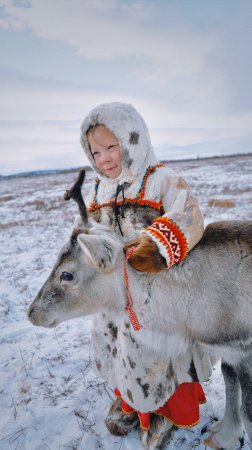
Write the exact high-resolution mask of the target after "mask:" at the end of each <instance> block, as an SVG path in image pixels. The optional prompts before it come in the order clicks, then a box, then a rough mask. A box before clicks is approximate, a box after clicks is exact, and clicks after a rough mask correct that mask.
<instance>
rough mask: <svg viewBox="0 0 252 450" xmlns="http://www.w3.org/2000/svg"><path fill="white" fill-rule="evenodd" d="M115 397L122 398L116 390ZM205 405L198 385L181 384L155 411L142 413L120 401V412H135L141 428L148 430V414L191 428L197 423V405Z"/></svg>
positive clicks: (198, 413) (203, 396)
mask: <svg viewBox="0 0 252 450" xmlns="http://www.w3.org/2000/svg"><path fill="white" fill-rule="evenodd" d="M114 392H115V395H116V397H119V398H122V397H121V393H120V391H119V390H118V389H115V390H114ZM202 403H206V397H205V394H204V391H203V389H202V386H201V384H200V383H182V384H180V385H179V386H178V388H177V389H176V391H175V392H174V394H173V395H172V396H171V397H170V398H169V399H168V400H167V401H166V402H165V404H164V405H163V406H162V407H161V408H158V409H157V410H155V411H150V412H147V413H142V412H140V411H137V410H135V409H134V408H132V407H131V406H129V405H128V404H127V403H126V402H125V400H123V399H122V411H123V412H125V414H132V413H133V412H136V413H137V415H138V417H139V420H140V426H141V428H143V429H145V430H148V429H149V428H150V414H158V415H160V416H163V417H165V418H166V419H167V420H169V421H170V422H172V423H173V424H174V425H176V426H177V427H179V428H191V427H194V426H195V425H197V424H198V423H199V420H200V411H199V404H202Z"/></svg>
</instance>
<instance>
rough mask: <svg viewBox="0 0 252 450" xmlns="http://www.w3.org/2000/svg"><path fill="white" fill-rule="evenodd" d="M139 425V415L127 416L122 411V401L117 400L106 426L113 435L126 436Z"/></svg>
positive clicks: (106, 420) (108, 416) (111, 409)
mask: <svg viewBox="0 0 252 450" xmlns="http://www.w3.org/2000/svg"><path fill="white" fill-rule="evenodd" d="M138 424H139V419H138V416H137V413H132V414H125V413H124V412H123V411H122V400H121V399H120V398H116V399H115V400H114V401H113V403H112V405H111V407H110V410H109V413H108V415H107V418H106V419H105V425H106V427H107V429H108V430H109V431H110V433H111V434H113V435H115V436H126V435H127V434H128V433H129V432H130V431H131V430H133V428H136V427H137V426H138Z"/></svg>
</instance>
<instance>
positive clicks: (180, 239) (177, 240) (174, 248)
mask: <svg viewBox="0 0 252 450" xmlns="http://www.w3.org/2000/svg"><path fill="white" fill-rule="evenodd" d="M146 230H148V232H149V233H150V234H151V235H152V236H153V237H155V238H156V239H157V240H158V241H159V242H160V243H161V244H162V245H163V246H164V247H165V249H166V251H167V253H168V255H169V264H168V268H170V267H171V266H172V265H173V264H176V263H177V262H179V261H183V260H184V259H185V257H186V256H187V253H188V243H187V240H186V237H185V235H184V233H183V232H182V231H181V230H180V228H179V226H178V225H177V224H176V222H173V220H172V219H169V218H167V217H158V218H157V219H155V220H154V221H153V223H152V225H151V226H150V227H148V228H146Z"/></svg>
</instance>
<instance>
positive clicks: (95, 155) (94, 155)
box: [92, 152, 100, 158]
mask: <svg viewBox="0 0 252 450" xmlns="http://www.w3.org/2000/svg"><path fill="white" fill-rule="evenodd" d="M99 154H100V152H94V153H92V156H93V158H97V156H99Z"/></svg>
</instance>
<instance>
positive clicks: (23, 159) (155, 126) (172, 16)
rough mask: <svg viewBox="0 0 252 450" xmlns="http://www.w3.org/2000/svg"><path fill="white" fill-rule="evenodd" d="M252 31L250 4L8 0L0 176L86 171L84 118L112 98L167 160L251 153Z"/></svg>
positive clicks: (0, 24)
mask: <svg viewBox="0 0 252 450" xmlns="http://www.w3.org/2000/svg"><path fill="white" fill-rule="evenodd" d="M251 24H252V1H251V0H143V1H138V0H90V1H89V0H0V55H1V58H0V153H1V154H0V174H7V173H14V172H21V171H24V170H34V169H46V168H61V167H76V166H79V165H85V164H86V163H87V161H86V160H85V158H84V155H83V152H82V149H81V146H80V143H79V129H80V125H81V122H82V121H83V119H84V117H85V116H86V114H87V113H88V112H89V110H90V109H91V108H92V107H94V106H96V105H98V104H100V103H103V102H110V101H123V102H129V103H132V104H133V105H134V106H135V107H136V108H137V109H138V110H139V112H140V113H141V114H142V115H143V117H144V119H145V121H146V123H147V125H148V126H149V129H150V134H151V138H152V143H153V145H154V148H155V149H156V151H157V153H158V156H159V157H160V158H166V159H170V158H171V157H173V158H175V157H176V155H178V156H179V155H181V148H182V150H183V151H184V152H186V151H188V155H189V154H190V150H191V149H192V148H194V149H195V148H196V149H197V152H198V154H200V155H202V156H203V155H204V152H205V154H207V152H208V151H209V148H212V149H216V151H217V150H218V152H220V153H222V152H223V153H224V152H225V149H227V148H230V149H231V148H233V149H234V148H237V151H244V150H245V151H249V150H250V151H251V148H252V131H251V126H252V89H251V80H252V44H251V43H252V26H251ZM250 145H251V147H250ZM183 156H184V154H183Z"/></svg>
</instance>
